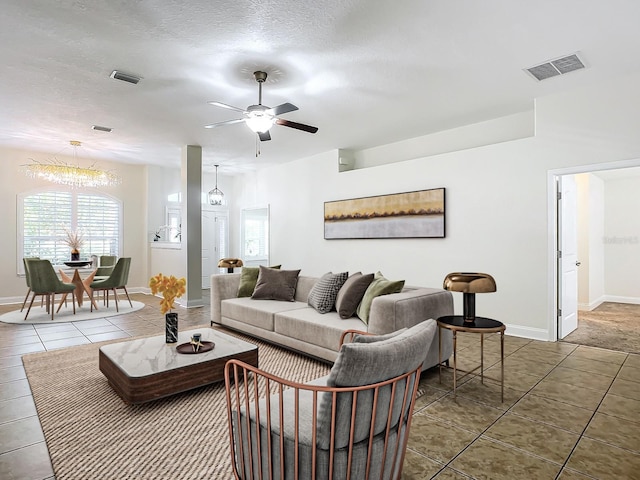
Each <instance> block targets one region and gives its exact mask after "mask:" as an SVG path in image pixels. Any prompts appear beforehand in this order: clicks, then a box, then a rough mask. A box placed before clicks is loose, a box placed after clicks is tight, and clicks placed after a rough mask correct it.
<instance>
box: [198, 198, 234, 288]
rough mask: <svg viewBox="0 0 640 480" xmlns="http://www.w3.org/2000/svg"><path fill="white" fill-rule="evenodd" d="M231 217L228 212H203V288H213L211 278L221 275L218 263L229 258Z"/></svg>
mask: <svg viewBox="0 0 640 480" xmlns="http://www.w3.org/2000/svg"><path fill="white" fill-rule="evenodd" d="M228 245H229V215H228V213H226V212H213V211H205V210H203V211H202V288H203V289H208V288H210V287H211V282H210V278H211V275H212V274H214V273H220V271H221V270H220V269H219V268H218V261H219V260H220V259H221V258H224V257H228V256H229V251H228Z"/></svg>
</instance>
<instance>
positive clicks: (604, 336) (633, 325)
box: [563, 302, 640, 353]
mask: <svg viewBox="0 0 640 480" xmlns="http://www.w3.org/2000/svg"><path fill="white" fill-rule="evenodd" d="M563 341H565V342H571V343H577V344H580V345H589V346H592V347H600V348H606V349H609V350H617V351H620V352H626V353H640V305H633V304H627V303H614V302H605V303H603V304H602V305H600V306H599V307H598V308H596V309H594V310H591V311H589V312H588V311H582V310H581V311H580V312H578V328H577V329H576V330H574V331H573V332H571V333H570V334H569V335H567V336H566V337H565V338H563Z"/></svg>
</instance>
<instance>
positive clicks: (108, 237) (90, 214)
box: [77, 194, 120, 256]
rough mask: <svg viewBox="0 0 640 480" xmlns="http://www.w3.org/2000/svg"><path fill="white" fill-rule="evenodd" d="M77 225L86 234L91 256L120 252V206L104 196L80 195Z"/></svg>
mask: <svg viewBox="0 0 640 480" xmlns="http://www.w3.org/2000/svg"><path fill="white" fill-rule="evenodd" d="M77 201H78V215H77V225H78V227H80V228H81V229H82V231H83V232H84V234H85V235H84V239H85V242H84V245H83V246H82V250H86V251H87V253H88V254H89V255H97V256H100V255H115V256H118V252H119V251H120V205H118V203H117V202H115V201H113V200H111V199H110V198H108V197H105V196H102V195H87V194H78V197H77Z"/></svg>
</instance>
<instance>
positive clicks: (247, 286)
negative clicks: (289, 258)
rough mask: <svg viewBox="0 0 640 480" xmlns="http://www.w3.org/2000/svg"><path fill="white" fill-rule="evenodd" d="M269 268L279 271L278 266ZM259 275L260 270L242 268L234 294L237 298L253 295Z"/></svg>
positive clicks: (256, 268)
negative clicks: (236, 290) (236, 291)
mask: <svg viewBox="0 0 640 480" xmlns="http://www.w3.org/2000/svg"><path fill="white" fill-rule="evenodd" d="M269 268H277V269H279V268H280V265H273V266H271V267H269ZM259 273H260V269H259V268H258V267H242V272H240V285H239V286H238V293H237V294H236V296H237V297H238V298H241V297H250V296H251V295H253V291H254V290H255V289H256V282H257V281H258V274H259Z"/></svg>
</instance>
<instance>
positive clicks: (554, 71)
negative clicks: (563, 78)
mask: <svg viewBox="0 0 640 480" xmlns="http://www.w3.org/2000/svg"><path fill="white" fill-rule="evenodd" d="M581 68H584V63H582V60H580V58H578V55H577V54H575V53H574V54H572V55H567V56H566V57H562V58H558V59H556V60H550V61H548V62H545V63H542V64H540V65H536V66H535V67H531V68H527V69H526V71H527V72H529V73H530V74H531V75H533V77H535V78H536V79H537V80H546V79H547V78H551V77H555V76H558V75H564V74H565V73H569V72H573V71H574V70H580V69H581Z"/></svg>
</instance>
